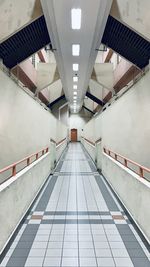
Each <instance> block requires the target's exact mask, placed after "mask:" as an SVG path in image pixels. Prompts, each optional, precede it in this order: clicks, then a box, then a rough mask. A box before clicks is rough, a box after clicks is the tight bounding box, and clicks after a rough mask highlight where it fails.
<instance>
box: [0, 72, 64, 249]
mask: <svg viewBox="0 0 150 267" xmlns="http://www.w3.org/2000/svg"><path fill="white" fill-rule="evenodd" d="M0 81H1V84H0V148H1V153H0V169H1V168H3V167H5V166H8V165H10V164H11V163H14V162H16V161H18V160H21V159H23V158H25V157H27V156H29V155H31V154H33V153H35V152H38V151H40V150H41V149H43V148H46V147H49V148H50V151H49V153H47V154H45V155H44V156H43V157H41V158H39V160H38V161H35V162H34V163H32V164H31V165H30V166H29V167H26V168H25V169H24V170H22V171H20V172H18V173H17V175H16V176H15V177H13V178H11V179H9V180H8V182H7V181H6V182H4V183H3V184H2V185H0V250H1V249H2V248H3V246H4V244H5V243H6V241H7V239H8V238H9V237H10V235H11V233H12V232H13V230H14V229H15V227H16V225H17V223H19V221H20V219H21V217H22V216H23V214H24V212H25V211H26V210H27V209H28V207H29V205H30V204H31V202H32V200H33V198H34V197H35V195H36V193H37V192H38V190H39V189H40V187H41V185H42V184H43V183H44V181H45V180H46V178H47V177H48V176H49V174H50V172H51V169H52V166H53V165H54V164H53V163H54V161H55V160H56V161H57V159H58V158H59V157H60V155H61V153H62V152H63V150H64V149H65V147H66V144H67V142H64V143H63V145H62V146H60V148H59V149H57V150H55V148H54V149H52V143H51V142H50V139H51V138H52V139H54V140H55V141H56V143H58V142H59V141H61V140H62V139H64V138H66V137H67V127H66V126H65V125H63V124H62V123H61V122H60V121H58V120H57V119H56V118H55V117H54V116H53V115H52V114H51V113H50V112H48V111H47V110H45V109H44V108H43V107H42V106H40V104H39V103H37V102H36V101H35V100H34V99H32V98H31V97H30V96H29V95H28V94H26V93H25V92H24V91H23V90H22V89H21V88H20V87H18V86H17V84H16V83H15V82H14V81H12V80H11V79H10V78H9V77H8V76H7V75H6V74H4V73H3V72H2V71H1V70H0ZM4 178H5V176H4V174H1V176H0V182H2V181H4ZM10 181H12V182H11V184H9V185H8V184H7V183H9V182H10Z"/></svg>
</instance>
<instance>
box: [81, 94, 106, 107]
mask: <svg viewBox="0 0 150 267" xmlns="http://www.w3.org/2000/svg"><path fill="white" fill-rule="evenodd" d="M86 96H87V97H88V98H90V99H91V100H93V101H94V102H95V103H97V104H98V105H100V106H104V105H105V103H104V102H103V101H102V100H100V99H99V98H97V97H96V96H94V95H92V94H91V93H90V92H86Z"/></svg>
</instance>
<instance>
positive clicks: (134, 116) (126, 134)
mask: <svg viewBox="0 0 150 267" xmlns="http://www.w3.org/2000/svg"><path fill="white" fill-rule="evenodd" d="M149 84H150V71H149V72H147V73H146V74H145V75H144V76H143V77H142V78H141V79H140V80H139V81H138V82H137V83H136V84H135V85H134V86H133V87H132V88H131V89H130V90H129V91H128V92H126V93H125V94H124V95H123V96H122V97H121V98H119V99H118V100H117V101H115V102H114V103H113V104H112V105H111V106H109V107H108V108H107V109H106V110H105V111H104V112H102V113H101V114H99V115H98V116H97V117H95V118H94V119H92V120H91V121H89V123H88V124H87V125H85V127H84V137H85V138H87V139H89V140H91V141H93V142H95V141H96V140H97V139H99V138H102V145H101V153H100V154H99V157H100V160H101V161H102V162H101V163H100V162H99V165H102V172H103V173H104V174H105V173H106V174H107V177H106V178H107V179H108V180H109V181H111V183H112V184H113V186H114V188H115V189H116V191H117V192H118V187H115V175H119V173H118V172H117V173H116V172H115V173H112V172H113V169H112V168H111V167H110V168H109V166H107V165H108V164H109V161H107V164H103V163H104V161H106V160H105V159H104V155H103V153H102V149H103V147H106V148H108V149H110V150H112V151H114V152H116V153H118V154H121V155H123V156H124V157H127V158H129V159H131V160H133V161H135V162H137V163H139V164H141V165H143V166H145V167H148V168H150V161H149V155H150V142H149V136H150V123H149V118H150V90H149ZM88 152H89V153H90V151H88ZM93 153H94V152H92V155H91V156H92V157H93ZM95 153H96V149H95ZM106 167H107V172H106ZM121 175H122V173H121V171H120V179H119V176H118V177H117V181H118V186H119V185H121V184H122V179H121ZM112 177H113V178H112ZM147 177H148V176H147ZM128 186H130V182H129V184H128ZM125 190H126V197H128V188H127V187H126V188H125ZM130 190H131V192H132V188H131V187H130ZM139 190H140V189H139ZM124 193H125V192H124ZM132 193H133V192H132ZM120 197H121V198H122V200H123V201H125V200H124V198H123V194H122V193H120ZM142 197H143V199H144V195H143V196H142ZM134 201H135V203H136V201H137V196H136V194H134ZM145 201H146V200H145ZM149 202H150V191H149ZM128 208H129V210H130V207H128ZM139 209H140V207H139ZM140 210H141V212H142V214H140V215H139V217H140V218H142V216H143V213H144V210H143V211H142V209H140ZM130 212H131V213H132V215H133V217H134V218H135V220H137V217H136V211H135V210H133V209H131V210H130ZM137 222H138V223H139V221H138V220H137ZM140 224H141V225H140V226H141V227H143V229H144V231H145V233H148V231H147V229H146V228H144V227H145V226H144V225H143V223H142V221H140Z"/></svg>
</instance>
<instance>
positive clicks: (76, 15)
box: [71, 8, 81, 30]
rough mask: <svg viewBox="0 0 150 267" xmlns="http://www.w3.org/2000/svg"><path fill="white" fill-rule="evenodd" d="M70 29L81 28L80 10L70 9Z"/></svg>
mask: <svg viewBox="0 0 150 267" xmlns="http://www.w3.org/2000/svg"><path fill="white" fill-rule="evenodd" d="M71 27H72V29H73V30H79V29H80V28H81V9H80V8H73V9H71Z"/></svg>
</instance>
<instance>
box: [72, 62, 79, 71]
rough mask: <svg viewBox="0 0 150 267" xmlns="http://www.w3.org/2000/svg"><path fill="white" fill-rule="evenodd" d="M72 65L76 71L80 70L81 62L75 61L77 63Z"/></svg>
mask: <svg viewBox="0 0 150 267" xmlns="http://www.w3.org/2000/svg"><path fill="white" fill-rule="evenodd" d="M72 67H73V70H74V71H78V70H79V64H76V63H75V64H73V65H72Z"/></svg>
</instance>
